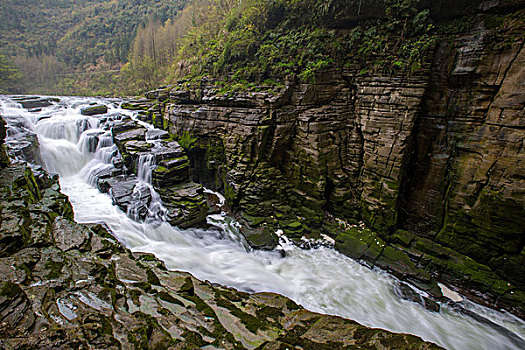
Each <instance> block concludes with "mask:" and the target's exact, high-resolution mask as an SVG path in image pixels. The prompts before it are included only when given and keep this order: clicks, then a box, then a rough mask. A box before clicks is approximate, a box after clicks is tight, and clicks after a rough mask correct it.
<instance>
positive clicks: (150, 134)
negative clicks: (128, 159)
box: [146, 129, 170, 140]
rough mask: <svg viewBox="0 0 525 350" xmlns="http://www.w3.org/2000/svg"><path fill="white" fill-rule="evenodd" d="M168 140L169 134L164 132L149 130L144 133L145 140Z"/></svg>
mask: <svg viewBox="0 0 525 350" xmlns="http://www.w3.org/2000/svg"><path fill="white" fill-rule="evenodd" d="M168 138H170V134H169V133H168V132H167V131H165V130H160V129H151V130H148V131H147V132H146V140H161V139H168Z"/></svg>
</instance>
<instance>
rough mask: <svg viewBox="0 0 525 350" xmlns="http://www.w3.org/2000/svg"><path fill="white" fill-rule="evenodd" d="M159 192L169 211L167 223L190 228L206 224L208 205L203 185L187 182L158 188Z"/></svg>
mask: <svg viewBox="0 0 525 350" xmlns="http://www.w3.org/2000/svg"><path fill="white" fill-rule="evenodd" d="M158 192H159V194H160V197H161V199H162V204H163V206H164V207H165V208H166V209H167V210H168V213H167V221H168V222H169V223H170V224H172V225H173V226H178V227H180V228H189V227H195V226H198V225H202V223H205V222H206V215H208V204H207V201H206V197H205V196H204V189H203V187H202V186H201V185H199V184H196V183H192V182H185V183H182V184H180V185H175V186H171V187H167V188H166V187H161V188H158Z"/></svg>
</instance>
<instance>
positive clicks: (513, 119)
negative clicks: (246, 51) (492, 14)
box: [137, 10, 525, 316]
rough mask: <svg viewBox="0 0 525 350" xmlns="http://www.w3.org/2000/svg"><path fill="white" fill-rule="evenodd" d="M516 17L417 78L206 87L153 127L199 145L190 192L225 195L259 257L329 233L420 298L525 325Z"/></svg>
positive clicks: (176, 95)
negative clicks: (433, 296) (441, 299)
mask: <svg viewBox="0 0 525 350" xmlns="http://www.w3.org/2000/svg"><path fill="white" fill-rule="evenodd" d="M506 16H507V17H506V19H505V21H504V24H502V23H503V22H502V23H498V24H496V25H495V24H494V23H488V21H485V22H484V21H478V22H477V23H476V25H474V26H471V27H470V29H468V30H467V31H465V30H464V29H458V30H457V33H454V34H452V35H446V36H442V37H438V38H437V40H436V42H435V49H434V51H433V63H432V66H431V67H429V68H428V69H425V70H422V71H420V72H418V74H414V75H406V74H404V75H401V74H400V75H395V74H378V73H375V74H370V73H368V74H367V73H366V72H365V73H363V71H362V70H359V68H358V66H357V64H353V61H352V58H347V61H346V62H345V64H341V65H336V66H335V67H333V68H331V69H326V70H324V71H323V72H320V73H318V74H316V76H315V81H314V82H312V83H301V82H300V81H298V80H297V79H290V80H289V81H288V82H287V84H286V85H285V86H284V87H282V88H275V89H274V91H268V90H264V91H261V92H255V91H251V92H227V93H220V92H219V91H218V89H217V88H214V87H213V85H212V82H210V81H205V80H203V81H202V82H201V83H200V86H198V87H196V88H195V87H194V88H192V89H184V88H183V85H182V84H181V85H179V86H175V87H169V88H166V89H161V90H157V91H154V92H151V93H149V95H148V97H149V98H150V100H156V101H155V103H156V104H155V106H154V107H153V109H154V111H153V112H150V117H151V116H153V117H154V118H153V119H155V120H156V121H157V124H159V126H163V127H165V128H166V129H167V130H168V131H169V132H170V134H171V135H173V136H174V137H176V138H177V137H178V138H180V137H181V136H182V135H186V137H188V135H191V136H192V137H196V143H195V145H194V147H193V148H192V150H191V151H190V158H191V161H192V175H193V179H194V180H195V181H198V182H200V183H202V184H204V185H206V186H209V187H212V188H215V189H218V190H220V191H222V192H223V193H224V194H225V196H226V198H227V201H228V203H229V205H230V206H231V207H232V208H233V209H234V211H235V212H237V213H238V214H239V217H240V218H241V220H242V221H243V222H244V223H245V228H244V233H245V235H246V236H247V238H248V239H249V241H250V243H251V244H252V245H253V246H255V247H259V248H271V247H273V246H274V245H275V244H276V242H277V239H276V237H275V235H274V232H275V230H276V229H282V230H283V231H284V233H285V234H287V235H288V236H289V237H291V238H294V239H297V240H298V241H299V238H300V237H302V236H307V237H314V238H315V237H318V236H319V235H320V234H327V235H329V236H332V237H333V238H335V240H336V249H338V250H340V251H341V252H343V253H345V254H346V255H348V256H351V257H354V258H356V259H361V260H364V261H367V262H368V263H369V264H372V265H376V266H380V267H382V268H385V269H388V270H390V271H391V272H393V273H394V274H397V275H398V276H400V277H402V278H405V279H408V280H410V281H412V282H413V283H415V284H416V285H418V286H420V287H421V288H423V289H426V290H429V291H436V288H435V281H446V282H448V283H450V284H452V285H453V286H456V287H458V288H460V289H461V290H462V291H463V292H465V293H467V294H469V295H470V296H472V297H474V298H476V299H477V300H479V301H481V302H483V303H485V304H487V305H491V306H494V307H506V308H508V309H509V310H511V311H512V312H514V313H516V314H518V315H521V316H523V310H525V308H524V305H525V273H524V271H523V268H522V267H523V264H524V263H525V251H524V246H525V231H524V228H525V196H524V191H525V184H524V180H525V170H524V167H523V162H524V160H525V156H524V154H525V153H524V150H523V142H524V141H523V140H524V136H525V132H524V127H525V115H524V104H525V91H524V88H523V86H524V83H525V72H524V67H525V54H524V50H523V36H522V34H523V10H517V11H515V12H512V11H510V14H507V15H506ZM486 22H487V23H486ZM150 104H151V103H150ZM137 108H140V106H139V107H137ZM146 115H147V113H146ZM160 115H162V116H163V117H164V118H159V116H160ZM361 221H363V222H364V225H366V227H367V228H366V229H365V228H364V225H362V224H360V222H361Z"/></svg>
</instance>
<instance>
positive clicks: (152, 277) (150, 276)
mask: <svg viewBox="0 0 525 350" xmlns="http://www.w3.org/2000/svg"><path fill="white" fill-rule="evenodd" d="M146 275H147V276H148V283H150V284H153V285H156V286H160V285H161V283H160V280H159V278H158V277H157V275H156V274H155V273H154V272H153V271H151V269H147V270H146Z"/></svg>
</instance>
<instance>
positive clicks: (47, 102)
mask: <svg viewBox="0 0 525 350" xmlns="http://www.w3.org/2000/svg"><path fill="white" fill-rule="evenodd" d="M13 100H14V101H16V102H18V103H20V104H21V105H22V107H24V108H25V109H35V108H43V107H49V106H51V105H52V104H53V103H52V102H59V101H60V100H59V99H58V98H55V97H38V96H32V97H18V98H17V97H15V98H13Z"/></svg>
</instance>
